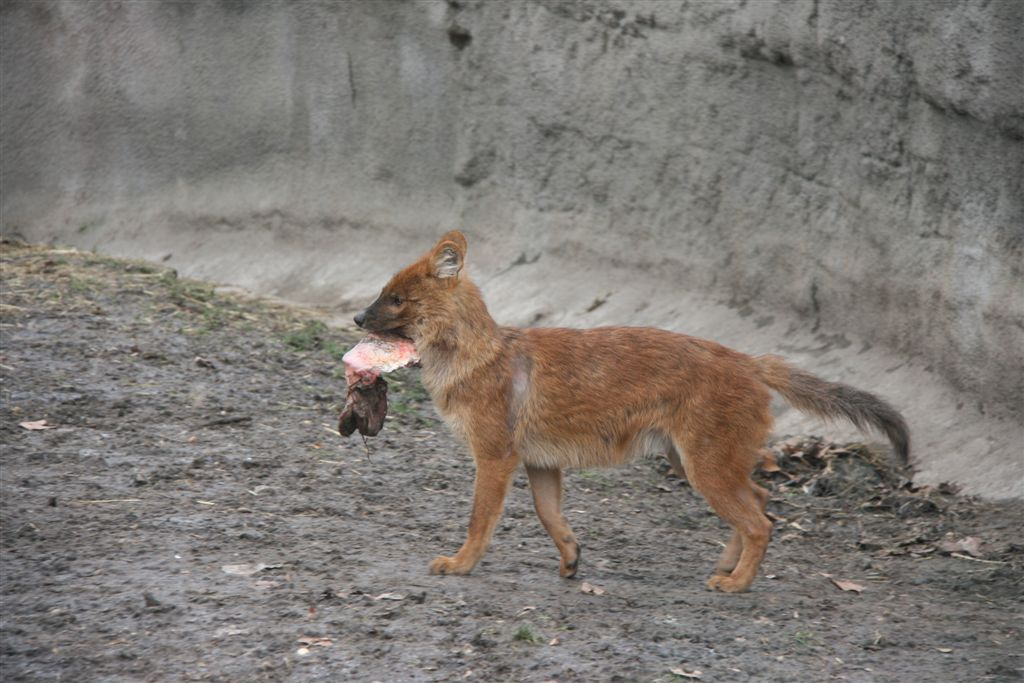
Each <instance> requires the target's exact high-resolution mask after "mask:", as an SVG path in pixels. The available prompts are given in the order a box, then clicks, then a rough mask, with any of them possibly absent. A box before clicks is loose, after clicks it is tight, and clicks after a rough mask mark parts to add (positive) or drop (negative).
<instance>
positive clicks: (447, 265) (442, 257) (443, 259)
mask: <svg viewBox="0 0 1024 683" xmlns="http://www.w3.org/2000/svg"><path fill="white" fill-rule="evenodd" d="M465 260H466V237H465V236H464V235H463V234H462V233H461V232H459V231H458V230H452V231H451V232H447V233H445V234H444V236H443V237H441V240H440V241H439V242H438V243H437V244H436V245H434V249H433V250H432V251H431V252H430V267H431V273H432V274H433V276H434V277H436V278H439V279H446V278H452V277H456V276H458V274H459V271H461V270H462V265H463V263H464V262H465Z"/></svg>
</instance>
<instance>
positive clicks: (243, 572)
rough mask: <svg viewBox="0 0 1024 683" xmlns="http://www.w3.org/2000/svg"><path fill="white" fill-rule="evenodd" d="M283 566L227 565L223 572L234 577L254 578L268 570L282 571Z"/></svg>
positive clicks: (261, 564) (223, 567)
mask: <svg viewBox="0 0 1024 683" xmlns="http://www.w3.org/2000/svg"><path fill="white" fill-rule="evenodd" d="M283 566H284V565H283V564H263V563H262V562H260V563H259V564H225V565H223V566H222V567H221V571H223V572H224V573H225V574H231V575H233V576H252V575H253V574H258V573H260V572H262V571H265V570H267V569H280V568H281V567H283Z"/></svg>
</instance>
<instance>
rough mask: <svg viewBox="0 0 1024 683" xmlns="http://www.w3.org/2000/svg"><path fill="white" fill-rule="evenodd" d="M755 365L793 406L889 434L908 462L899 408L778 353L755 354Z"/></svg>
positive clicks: (907, 439) (907, 437) (907, 435)
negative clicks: (822, 376) (821, 375)
mask: <svg viewBox="0 0 1024 683" xmlns="http://www.w3.org/2000/svg"><path fill="white" fill-rule="evenodd" d="M754 365H755V366H756V367H757V374H758V376H759V377H760V378H761V381H762V382H764V383H765V384H767V385H768V386H769V387H771V388H772V389H774V390H775V391H777V392H779V393H780V394H781V395H782V396H783V398H785V399H786V400H787V401H789V402H790V404H792V405H793V407H794V408H796V409H798V410H801V411H803V412H805V413H810V414H812V415H817V416H818V417H822V418H835V417H845V418H846V419H847V420H849V421H850V422H852V423H853V424H855V425H856V426H857V428H858V429H861V430H866V429H868V428H874V429H876V430H878V431H879V432H881V433H882V434H885V435H886V436H887V437H889V441H890V442H891V443H892V447H893V448H894V449H896V455H897V456H898V457H899V458H900V460H901V461H902V463H903V464H904V465H906V464H907V463H908V462H909V459H910V433H909V432H908V430H907V423H906V422H905V421H904V419H903V416H902V415H900V413H899V411H897V410H896V409H895V408H893V407H892V406H891V405H889V404H888V403H886V402H885V401H883V400H882V399H880V398H878V397H877V396H875V395H874V394H869V393H868V392H866V391H861V390H860V389H854V388H853V387H851V386H848V385H846V384H839V383H838V382H829V381H827V380H823V379H821V378H820V377H815V376H814V375H812V374H811V373H809V372H805V371H803V370H800V369H798V368H794V367H793V366H792V365H789V364H788V363H787V362H786V361H785V360H783V359H782V358H780V357H778V356H757V357H756V358H754Z"/></svg>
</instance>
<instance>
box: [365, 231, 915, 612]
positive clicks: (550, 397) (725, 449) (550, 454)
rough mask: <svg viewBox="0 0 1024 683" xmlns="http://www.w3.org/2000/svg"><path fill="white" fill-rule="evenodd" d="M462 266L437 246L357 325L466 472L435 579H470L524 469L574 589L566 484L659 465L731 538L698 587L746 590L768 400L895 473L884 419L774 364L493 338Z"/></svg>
mask: <svg viewBox="0 0 1024 683" xmlns="http://www.w3.org/2000/svg"><path fill="white" fill-rule="evenodd" d="M465 257H466V238H465V237H464V236H463V235H462V233H460V232H458V231H452V232H449V233H447V234H446V235H444V236H443V237H442V238H441V240H440V241H439V242H438V243H437V244H436V245H435V246H434V247H433V249H431V250H430V251H429V252H428V253H427V254H425V255H424V256H423V257H422V258H421V259H420V260H418V261H416V262H415V263H413V264H412V265H410V266H408V267H407V268H405V269H404V270H402V271H400V272H399V273H397V274H396V275H395V276H394V277H392V278H391V281H390V282H388V283H387V285H385V287H384V289H383V291H382V292H381V294H380V296H379V297H378V298H377V300H376V301H374V302H373V304H372V305H371V306H370V307H369V308H367V309H366V311H364V312H363V313H361V314H360V315H358V316H356V319H355V321H356V324H358V325H359V326H360V327H363V328H365V329H367V330H371V331H391V332H394V333H397V334H400V335H403V336H405V337H408V338H410V339H412V340H413V342H414V343H415V345H416V348H417V349H418V350H419V354H420V357H421V364H422V367H423V375H422V377H423V383H424V385H426V388H427V390H428V391H429V392H430V395H431V397H432V398H433V400H434V403H435V404H436V405H437V407H438V409H439V411H440V412H441V415H442V416H444V418H445V420H446V421H447V422H448V423H449V424H450V425H451V426H452V428H453V429H454V431H455V432H456V433H457V434H458V435H459V436H460V437H462V438H463V439H464V440H465V441H466V442H467V444H468V445H469V448H470V450H471V451H472V453H473V458H474V460H475V461H476V483H475V490H474V494H473V511H472V514H471V516H470V520H469V533H468V536H467V538H466V542H465V543H464V544H463V545H462V547H461V548H460V549H459V551H458V552H457V553H455V555H454V556H453V557H443V556H442V557H438V558H437V559H435V560H434V561H433V562H432V563H431V565H430V571H431V572H434V573H437V574H466V573H468V572H469V571H471V570H472V569H473V567H475V566H476V564H477V562H479V560H480V558H481V556H483V554H484V552H485V551H486V550H487V546H488V545H489V543H490V540H491V535H492V533H493V532H494V527H495V524H496V523H497V521H498V517H499V516H500V515H501V511H502V507H503V505H504V500H505V494H506V492H507V491H508V488H509V484H510V482H511V480H512V478H513V474H514V473H515V470H516V468H517V467H518V466H519V464H520V463H522V464H523V465H524V466H525V468H526V474H527V476H528V477H529V480H530V489H531V490H532V492H533V501H534V505H535V506H536V509H537V515H538V516H539V517H540V521H541V522H542V523H543V524H544V528H545V529H547V531H548V533H549V534H551V538H552V539H553V540H554V542H555V545H556V546H558V551H559V552H560V553H561V568H560V573H561V575H562V576H565V577H571V576H573V575H575V573H576V568H577V565H578V562H579V557H580V550H579V545H578V544H577V543H576V539H575V536H574V535H573V532H572V529H570V528H569V525H568V523H567V522H566V520H565V517H564V516H563V515H562V511H561V496H562V470H563V469H564V468H567V467H596V466H606V465H617V464H619V463H622V462H625V461H627V460H629V459H631V458H634V457H636V456H639V455H643V454H646V453H652V452H654V453H657V452H662V453H666V454H667V455H668V459H669V461H670V462H671V463H672V466H673V468H674V469H675V471H676V472H677V473H678V474H679V476H680V477H684V476H685V478H686V479H688V480H689V481H690V483H691V485H692V486H693V487H694V488H695V489H696V490H697V491H698V492H700V493H701V495H703V496H704V498H705V499H706V500H707V501H708V503H709V504H710V505H711V507H712V508H714V510H715V512H717V513H718V515H719V516H720V517H721V518H722V519H724V520H725V521H726V522H728V523H729V524H730V525H731V526H732V527H733V534H732V537H731V538H730V540H729V542H728V544H727V545H726V548H725V550H724V551H723V552H722V554H721V557H719V559H718V564H717V566H716V568H715V573H714V575H713V576H712V577H711V578H710V579H709V580H708V584H707V585H708V587H709V588H712V589H718V590H722V591H728V592H736V591H743V590H746V589H747V588H748V587H749V586H750V584H751V582H752V581H753V580H754V576H755V575H756V574H757V568H758V566H759V565H760V564H761V559H762V557H764V552H765V548H766V547H767V545H768V539H769V536H770V534H771V529H772V525H771V522H769V521H768V518H767V517H766V516H765V514H764V507H765V503H766V502H767V500H768V492H767V491H766V490H765V489H763V488H761V487H760V486H758V485H757V484H755V483H754V482H753V481H751V479H750V474H751V471H752V470H753V467H754V465H755V462H756V460H757V453H758V451H759V449H760V448H761V447H762V445H763V442H764V440H765V438H766V437H767V435H768V433H769V430H770V428H771V425H772V414H771V412H770V410H769V401H770V395H769V389H774V390H775V391H777V392H778V393H779V394H781V395H782V396H783V397H784V398H785V399H786V400H788V401H789V402H790V403H791V404H792V405H793V406H795V407H796V408H799V409H800V410H803V411H806V412H809V413H812V414H815V415H819V416H822V417H843V418H846V419H848V420H850V421H852V422H853V423H854V424H856V425H857V426H858V427H861V428H868V427H872V428H875V429H878V430H880V431H881V432H883V433H884V434H885V435H886V436H888V438H889V440H890V441H891V442H892V444H893V446H894V447H895V449H896V452H897V454H898V455H899V456H900V457H901V458H902V459H903V461H904V462H906V459H907V455H908V452H909V436H908V433H907V427H906V424H905V423H904V421H903V418H902V417H901V416H900V414H899V413H898V412H897V411H896V410H895V409H893V408H892V407H891V406H889V405H888V404H887V403H885V402H884V401H882V400H881V399H879V398H878V397H876V396H873V395H872V394H869V393H867V392H864V391H860V390H859V389H854V388H852V387H849V386H846V385H843V384H837V383H834V382H828V381H826V380H823V379H819V378H818V377H815V376H814V375H811V374H809V373H807V372H804V371H802V370H799V369H797V368H794V367H792V366H790V365H788V364H787V363H786V362H785V361H784V360H783V359H782V358H779V357H778V356H756V357H751V356H747V355H744V354H742V353H739V352H738V351H733V350H732V349H728V348H726V347H724V346H721V345H720V344H716V343H715V342H712V341H706V340H703V339H697V338H694V337H688V336H686V335H683V334H676V333H673V332H667V331H664V330H658V329H652V328H633V327H604V328H597V329H589V330H574V329H558V328H530V329H519V328H514V327H502V326H499V325H498V324H497V323H496V322H495V321H494V319H493V318H491V316H490V314H489V313H488V312H487V307H486V305H485V304H484V300H483V297H482V296H481V294H480V290H479V289H478V288H477V287H476V285H475V284H473V282H472V281H471V280H470V279H469V278H468V277H467V276H466V274H465V273H464V272H463V264H464V262H465Z"/></svg>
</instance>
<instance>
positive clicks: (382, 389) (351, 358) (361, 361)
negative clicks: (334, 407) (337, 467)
mask: <svg viewBox="0 0 1024 683" xmlns="http://www.w3.org/2000/svg"><path fill="white" fill-rule="evenodd" d="M419 360H420V358H419V355H418V354H417V353H416V347H415V346H413V343H412V342H411V341H409V340H408V339H406V338H404V337H399V336H396V335H386V334H370V335H368V336H366V337H365V338H363V339H362V340H361V341H360V342H359V343H358V344H356V345H355V346H354V347H352V348H351V349H350V350H349V351H348V353H346V354H345V355H344V356H343V357H342V361H343V362H344V363H345V380H346V381H347V382H348V396H347V397H346V398H345V408H344V409H343V410H342V411H341V415H340V416H339V417H338V431H339V432H340V433H341V435H342V436H349V435H351V434H352V433H353V432H355V431H356V430H358V431H359V433H360V434H362V435H363V436H374V435H375V434H377V433H378V432H380V430H381V427H383V426H384V418H385V417H387V413H388V399H387V396H388V383H387V382H385V381H384V378H383V377H381V376H380V375H381V373H385V372H391V371H393V370H397V369H399V368H404V367H409V366H410V365H415V364H416V363H419Z"/></svg>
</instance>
